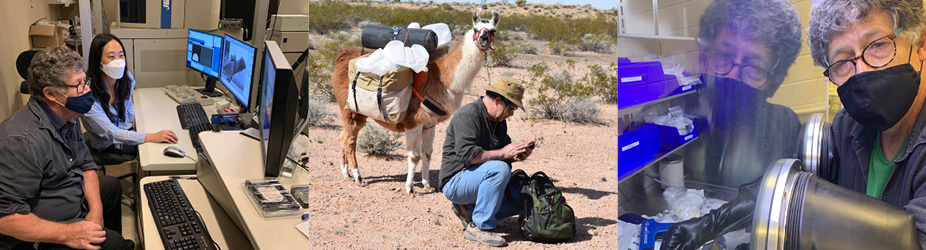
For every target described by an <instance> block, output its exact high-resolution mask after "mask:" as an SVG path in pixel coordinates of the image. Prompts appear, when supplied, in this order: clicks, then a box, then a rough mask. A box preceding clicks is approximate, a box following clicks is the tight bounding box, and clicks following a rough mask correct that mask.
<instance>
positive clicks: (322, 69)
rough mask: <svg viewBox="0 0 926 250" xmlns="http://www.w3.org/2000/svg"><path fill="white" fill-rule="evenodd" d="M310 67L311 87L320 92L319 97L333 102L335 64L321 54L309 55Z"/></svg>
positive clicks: (308, 63)
mask: <svg viewBox="0 0 926 250" xmlns="http://www.w3.org/2000/svg"><path fill="white" fill-rule="evenodd" d="M306 63H307V65H308V66H309V72H308V74H309V85H310V86H311V87H312V88H314V89H315V90H316V91H318V95H320V96H323V97H325V98H326V99H327V100H328V101H333V100H335V99H334V90H333V89H332V88H331V69H332V67H333V66H332V64H333V62H330V63H329V62H327V61H326V60H325V59H324V56H323V55H321V54H319V53H314V52H313V53H309V56H308V57H306Z"/></svg>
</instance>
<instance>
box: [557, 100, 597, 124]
mask: <svg viewBox="0 0 926 250" xmlns="http://www.w3.org/2000/svg"><path fill="white" fill-rule="evenodd" d="M564 106H565V107H564V109H565V110H564V112H563V119H565V120H567V121H572V122H576V123H581V124H601V123H602V122H601V108H599V107H598V105H597V104H595V102H594V101H592V99H589V98H571V100H570V101H568V102H566V105H564Z"/></svg>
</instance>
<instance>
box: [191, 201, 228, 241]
mask: <svg viewBox="0 0 926 250" xmlns="http://www.w3.org/2000/svg"><path fill="white" fill-rule="evenodd" d="M193 212H196V217H199V221H201V222H202V224H203V231H206V232H208V231H209V229H208V228H206V220H203V215H202V214H199V211H196V209H193ZM212 245H214V246H215V248H216V249H219V250H222V247H220V246H219V243H216V242H215V240H212Z"/></svg>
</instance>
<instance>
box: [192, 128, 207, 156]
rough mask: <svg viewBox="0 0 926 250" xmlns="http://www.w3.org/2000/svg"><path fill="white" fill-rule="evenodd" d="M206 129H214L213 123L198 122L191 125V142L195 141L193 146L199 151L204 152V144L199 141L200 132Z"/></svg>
mask: <svg viewBox="0 0 926 250" xmlns="http://www.w3.org/2000/svg"><path fill="white" fill-rule="evenodd" d="M206 130H212V125H211V124H209V123H206V124H198V125H194V126H192V127H190V142H192V143H193V148H195V149H196V152H197V153H202V152H203V146H202V144H200V143H199V132H203V131H206Z"/></svg>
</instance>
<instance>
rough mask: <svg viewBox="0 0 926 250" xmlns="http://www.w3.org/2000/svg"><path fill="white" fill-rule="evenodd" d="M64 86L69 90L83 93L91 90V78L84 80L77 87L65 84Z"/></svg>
mask: <svg viewBox="0 0 926 250" xmlns="http://www.w3.org/2000/svg"><path fill="white" fill-rule="evenodd" d="M64 86H65V87H68V88H75V89H77V92H78V93H83V92H84V90H87V89H89V88H90V77H87V78H84V80H83V81H81V82H80V83H77V84H76V85H70V84H67V83H65V84H64Z"/></svg>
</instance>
